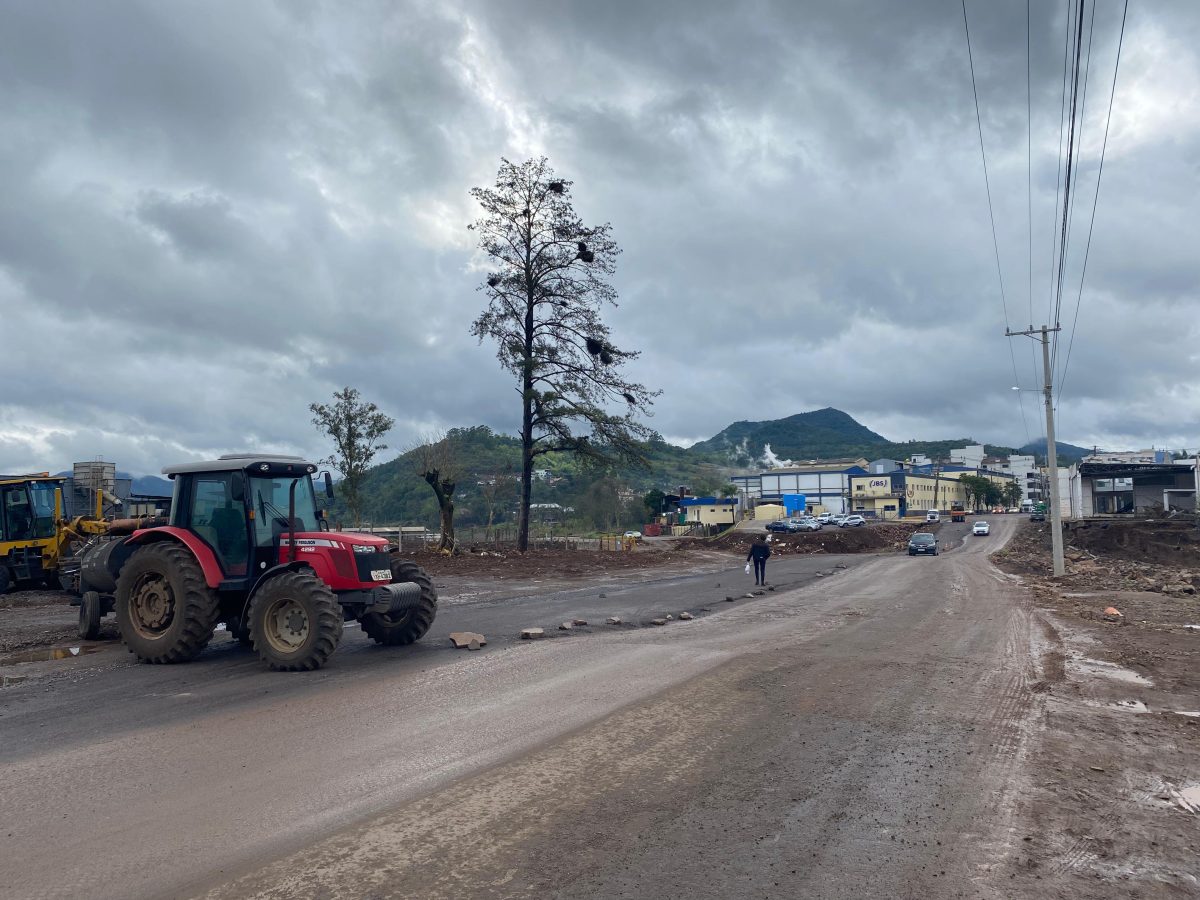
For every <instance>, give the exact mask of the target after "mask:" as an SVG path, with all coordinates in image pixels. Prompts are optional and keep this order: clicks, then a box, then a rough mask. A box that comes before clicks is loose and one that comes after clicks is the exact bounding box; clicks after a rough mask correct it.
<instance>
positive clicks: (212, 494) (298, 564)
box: [79, 455, 437, 671]
mask: <svg viewBox="0 0 1200 900" xmlns="http://www.w3.org/2000/svg"><path fill="white" fill-rule="evenodd" d="M316 471H317V467H316V466H314V465H313V464H312V463H309V462H305V461H304V460H303V459H301V458H299V457H292V456H242V455H229V456H222V457H221V458H220V459H218V460H214V461H212V462H198V463H189V464H187V465H180V466H169V467H167V468H165V469H163V474H164V475H167V476H169V477H170V478H171V479H173V480H174V482H175V486H174V494H173V496H172V499H171V514H170V518H169V520H168V524H166V525H162V526H161V527H154V528H143V529H141V530H138V531H135V532H134V533H133V534H131V535H129V536H128V537H122V538H119V539H114V540H109V541H104V542H102V543H99V544H96V545H95V546H92V547H89V548H88V549H87V550H85V552H84V554H83V558H82V561H81V565H80V571H79V580H80V584H79V590H80V593H81V600H80V610H79V619H80V633H81V634H89V633H90V635H91V636H93V637H94V636H95V632H96V630H97V629H98V628H99V624H100V618H101V617H102V616H104V615H105V614H106V613H108V612H111V611H112V610H114V609H115V610H116V614H117V625H118V627H119V628H120V631H121V638H122V640H123V641H124V642H125V645H126V646H127V647H128V648H129V649H130V651H132V652H133V653H135V654H137V656H138V658H139V659H141V660H143V661H144V662H151V663H174V662H185V661H187V660H190V659H193V658H195V657H196V656H197V655H198V654H199V653H200V651H201V650H203V649H204V647H205V645H206V644H208V642H209V640H210V639H211V638H212V635H213V631H214V629H215V628H216V625H217V623H218V622H225V623H226V626H227V628H228V629H229V631H230V632H231V633H232V634H233V635H234V637H236V638H237V639H238V640H239V641H241V642H242V643H245V644H249V645H250V646H252V647H253V648H254V649H255V650H256V651H257V653H258V655H259V656H260V657H261V658H262V660H263V661H264V662H265V663H266V664H267V665H268V666H270V667H271V668H272V669H276V670H282V671H301V670H311V669H318V668H320V667H321V666H322V665H324V663H325V661H326V660H327V659H329V657H330V655H331V654H332V653H333V651H334V650H335V649H336V647H337V645H338V641H339V640H340V639H341V637H342V624H343V622H346V621H350V620H352V619H357V620H358V621H359V622H360V623H362V629H363V631H364V632H366V633H367V634H368V635H369V636H370V637H372V638H373V639H374V640H376V641H377V642H379V643H381V644H387V645H397V644H411V643H412V642H413V641H415V640H417V639H418V638H420V637H421V636H422V635H424V634H425V632H426V631H428V630H429V626H430V625H431V624H432V623H433V618H434V615H435V614H436V612H437V592H436V591H435V590H434V587H433V583H432V582H431V581H430V579H429V576H428V575H426V574H425V571H424V570H423V569H422V568H421V567H420V566H418V565H416V564H414V563H411V562H402V561H400V560H394V559H392V557H391V554H390V553H389V552H388V542H387V541H386V540H384V539H383V538H380V537H375V536H373V535H367V534H350V533H343V532H331V531H329V526H328V525H327V524H326V522H325V520H324V517H323V514H322V511H321V510H320V509H318V508H317V502H316V495H315V493H314V491H313V482H312V475H313V474H314V473H315V472H316ZM324 485H325V491H326V494H327V495H328V496H330V497H332V496H333V490H332V486H331V482H330V478H329V475H328V474H326V475H325V478H324Z"/></svg>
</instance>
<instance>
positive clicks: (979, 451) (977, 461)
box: [950, 444, 987, 469]
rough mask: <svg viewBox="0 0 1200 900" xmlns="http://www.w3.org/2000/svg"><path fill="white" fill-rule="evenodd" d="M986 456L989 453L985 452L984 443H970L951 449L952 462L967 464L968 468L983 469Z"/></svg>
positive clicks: (961, 464)
mask: <svg viewBox="0 0 1200 900" xmlns="http://www.w3.org/2000/svg"><path fill="white" fill-rule="evenodd" d="M985 456H987V454H986V453H984V452H983V445H982V444H968V445H967V446H966V447H952V448H951V449H950V462H951V463H957V464H958V465H960V466H966V467H967V468H968V469H982V468H983V458H984V457H985Z"/></svg>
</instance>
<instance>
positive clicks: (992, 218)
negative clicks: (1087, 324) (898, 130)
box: [962, 0, 1029, 441]
mask: <svg viewBox="0 0 1200 900" xmlns="http://www.w3.org/2000/svg"><path fill="white" fill-rule="evenodd" d="M962 11H963V32H964V33H965V34H966V37H967V62H968V63H969V64H970V68H971V95H972V96H973V97H974V98H975V124H976V126H978V128H979V154H980V157H981V158H982V160H983V186H984V189H985V190H986V191H987V202H988V221H989V222H990V223H991V225H992V249H993V250H994V251H995V253H996V277H997V278H998V279H999V282H1000V306H1001V308H1002V309H1003V310H1004V330H1005V332H1008V331H1011V330H1012V329H1011V327H1010V326H1009V320H1008V300H1007V298H1006V297H1005V295H1004V273H1003V271H1002V270H1001V268H1000V241H999V240H998V239H997V238H996V214H995V212H994V211H993V209H992V186H991V182H990V181H989V179H988V170H987V150H985V149H984V145H983V118H982V117H981V116H980V114H979V89H978V88H977V87H976V86H975V57H974V54H973V53H972V52H971V28H970V26H969V25H968V24H967V0H962ZM1008 355H1009V358H1010V359H1011V361H1012V370H1013V379H1014V381H1015V382H1016V383H1017V385H1018V386H1019V385H1020V377H1019V376H1018V375H1017V356H1016V354H1015V353H1014V352H1013V348H1012V341H1011V340H1010V341H1009V342H1008ZM1016 394H1017V404H1018V406H1020V408H1021V422H1022V424H1023V425H1024V426H1025V439H1026V441H1028V439H1029V422H1028V421H1027V420H1026V418H1025V402H1024V400H1023V399H1022V397H1021V392H1020V391H1017V392H1016Z"/></svg>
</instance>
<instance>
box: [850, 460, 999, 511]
mask: <svg viewBox="0 0 1200 900" xmlns="http://www.w3.org/2000/svg"><path fill="white" fill-rule="evenodd" d="M963 475H981V476H983V477H984V478H987V479H989V480H990V481H993V482H995V483H996V484H997V485H1000V486H1003V485H1004V484H1007V483H1008V482H1010V481H1011V480H1012V478H1011V476H1008V475H1004V474H1000V473H997V472H989V471H987V470H984V469H967V468H963V469H952V470H947V471H943V472H939V473H938V474H937V475H933V474H925V473H920V474H918V473H914V472H911V471H902V470H899V471H895V472H885V473H882V474H874V475H856V476H854V477H852V478H851V479H850V499H849V503H848V504H847V508H848V509H849V510H850V511H851V512H853V513H858V514H859V515H863V516H867V517H869V518H870V517H873V518H877V519H897V518H900V517H901V516H913V515H921V514H923V513H925V512H927V511H929V510H931V509H936V510H939V511H941V512H947V511H949V509H950V506H951V504H952V503H954V502H958V503H962V504H963V505H964V506H965V505H966V503H967V492H966V490H965V488H964V487H963V485H962V484H960V483H959V480H958V479H959V478H960V477H962V476H963Z"/></svg>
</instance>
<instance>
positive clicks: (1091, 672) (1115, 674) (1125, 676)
mask: <svg viewBox="0 0 1200 900" xmlns="http://www.w3.org/2000/svg"><path fill="white" fill-rule="evenodd" d="M1067 668H1068V669H1072V670H1074V672H1075V674H1077V675H1082V676H1085V677H1094V676H1097V675H1099V676H1100V677H1102V678H1111V679H1113V680H1114V681H1124V682H1125V683H1126V684H1141V685H1152V684H1154V682H1153V681H1151V680H1150V679H1149V678H1146V677H1145V676H1142V675H1139V674H1138V673H1137V672H1134V671H1131V670H1130V669H1125V668H1122V667H1121V666H1118V665H1117V664H1116V663H1110V662H1106V661H1105V660H1102V659H1088V658H1087V657H1086V656H1083V657H1077V658H1075V659H1069V660H1067Z"/></svg>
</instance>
